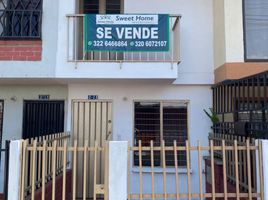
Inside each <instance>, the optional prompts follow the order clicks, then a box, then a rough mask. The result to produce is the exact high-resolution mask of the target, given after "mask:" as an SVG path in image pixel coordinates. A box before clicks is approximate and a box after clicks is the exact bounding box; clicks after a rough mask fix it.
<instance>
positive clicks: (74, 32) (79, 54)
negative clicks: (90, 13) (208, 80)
mask: <svg viewBox="0 0 268 200" xmlns="http://www.w3.org/2000/svg"><path fill="white" fill-rule="evenodd" d="M180 18H181V16H180V15H170V16H169V29H170V32H169V33H170V35H169V38H170V48H169V51H167V52H152V51H150V52H115V51H113V52H109V51H107V52H94V51H87V52H85V50H84V46H85V44H84V40H83V38H84V26H83V24H84V20H85V15H84V14H74V15H67V20H68V32H67V34H68V36H67V41H68V42H67V61H68V62H75V63H77V62H115V63H120V64H123V63H137V62H142V63H168V64H170V63H171V64H172V66H173V65H177V64H178V63H179V62H180Z"/></svg>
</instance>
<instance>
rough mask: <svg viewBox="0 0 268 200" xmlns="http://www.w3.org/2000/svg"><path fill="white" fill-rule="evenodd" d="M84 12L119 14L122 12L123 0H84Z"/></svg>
mask: <svg viewBox="0 0 268 200" xmlns="http://www.w3.org/2000/svg"><path fill="white" fill-rule="evenodd" d="M83 12H84V13H85V14H99V13H101V14H119V13H122V12H123V0H84V10H83Z"/></svg>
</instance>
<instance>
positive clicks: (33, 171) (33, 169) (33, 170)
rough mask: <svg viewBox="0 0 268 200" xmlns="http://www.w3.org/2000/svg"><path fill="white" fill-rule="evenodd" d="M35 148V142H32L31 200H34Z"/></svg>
mask: <svg viewBox="0 0 268 200" xmlns="http://www.w3.org/2000/svg"><path fill="white" fill-rule="evenodd" d="M36 146H37V141H36V140H34V141H33V148H34V150H33V152H32V159H31V160H32V173H31V178H32V179H31V186H32V187H31V196H32V198H31V199H32V200H34V194H35V193H34V192H35V177H36V173H35V172H36Z"/></svg>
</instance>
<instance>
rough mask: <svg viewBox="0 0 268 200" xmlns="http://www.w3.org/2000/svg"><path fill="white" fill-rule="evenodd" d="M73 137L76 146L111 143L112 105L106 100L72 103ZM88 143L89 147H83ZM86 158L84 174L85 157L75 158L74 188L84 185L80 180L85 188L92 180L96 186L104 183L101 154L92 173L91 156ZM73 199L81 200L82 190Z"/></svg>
mask: <svg viewBox="0 0 268 200" xmlns="http://www.w3.org/2000/svg"><path fill="white" fill-rule="evenodd" d="M72 133H73V139H74V141H77V143H78V144H77V145H78V146H85V145H88V146H94V144H95V142H97V144H98V145H100V146H105V141H107V140H110V138H111V135H112V102H111V101H107V100H102V101H89V100H73V102H72ZM86 142H88V144H85V143H86ZM87 156H88V158H87V162H88V163H87V166H88V169H89V170H86V171H87V173H86V175H85V174H84V170H85V169H84V163H83V160H84V155H83V152H81V153H79V152H78V154H77V162H78V165H77V169H76V174H77V179H76V185H82V184H83V177H84V176H87V177H89V178H88V179H87V184H86V185H88V186H90V185H91V186H92V185H93V177H94V175H95V176H96V182H97V184H99V185H101V184H103V183H104V163H105V161H104V158H105V156H104V154H103V152H100V151H99V152H98V155H97V157H98V160H97V171H96V174H95V173H94V166H93V165H94V153H93V152H89V153H88V155H87ZM86 196H87V198H92V197H93V187H89V189H88V190H87V195H86ZM76 197H77V198H82V197H83V188H82V187H78V188H77V190H76Z"/></svg>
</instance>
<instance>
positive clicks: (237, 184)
mask: <svg viewBox="0 0 268 200" xmlns="http://www.w3.org/2000/svg"><path fill="white" fill-rule="evenodd" d="M234 146H235V150H234V154H235V155H234V157H235V163H234V165H235V185H236V199H237V200H239V199H240V196H239V195H240V188H239V171H238V150H237V140H235V141H234Z"/></svg>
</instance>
